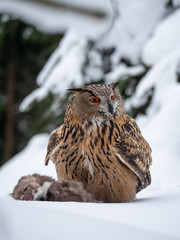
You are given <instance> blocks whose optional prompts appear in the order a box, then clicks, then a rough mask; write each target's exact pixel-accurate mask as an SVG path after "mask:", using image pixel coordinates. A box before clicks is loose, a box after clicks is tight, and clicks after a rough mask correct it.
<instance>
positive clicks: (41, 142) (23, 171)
mask: <svg viewBox="0 0 180 240" xmlns="http://www.w3.org/2000/svg"><path fill="white" fill-rule="evenodd" d="M48 140H49V136H48V134H39V135H36V136H34V137H33V138H31V140H30V141H29V143H28V145H27V146H26V148H25V149H24V150H23V151H22V152H20V153H19V154H17V155H15V156H14V157H13V158H12V159H11V160H10V161H8V162H7V163H6V164H4V165H3V166H2V167H1V168H0V183H1V184H0V196H2V195H4V194H5V193H10V192H12V190H13V188H14V185H15V184H16V183H17V181H18V180H19V179H20V177H22V176H23V175H27V174H33V173H40V174H45V175H49V176H54V177H56V173H55V168H54V166H53V164H52V163H50V164H49V165H48V167H46V166H45V165H44V159H45V156H46V149H47V144H48Z"/></svg>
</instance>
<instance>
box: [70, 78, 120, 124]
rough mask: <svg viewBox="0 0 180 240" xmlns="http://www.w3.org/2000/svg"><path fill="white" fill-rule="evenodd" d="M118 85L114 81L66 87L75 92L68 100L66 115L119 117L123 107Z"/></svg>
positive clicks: (97, 117) (84, 117) (81, 118)
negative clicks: (103, 83) (105, 83)
mask: <svg viewBox="0 0 180 240" xmlns="http://www.w3.org/2000/svg"><path fill="white" fill-rule="evenodd" d="M118 85H119V83H118V82H115V83H111V84H107V85H102V84H93V85H87V86H85V87H78V88H71V89H68V90H69V91H72V92H75V94H74V96H73V97H72V98H71V100H70V102H69V105H68V108H67V111H66V115H69V114H70V115H73V117H74V119H80V120H92V119H94V120H96V119H100V118H101V119H103V120H113V119H116V118H118V117H120V116H121V115H122V114H123V113H124V107H123V101H122V97H121V95H120V93H119V91H118V89H117V87H118Z"/></svg>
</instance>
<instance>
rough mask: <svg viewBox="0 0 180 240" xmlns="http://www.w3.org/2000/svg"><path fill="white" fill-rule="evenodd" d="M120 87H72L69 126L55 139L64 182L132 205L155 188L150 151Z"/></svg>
mask: <svg viewBox="0 0 180 240" xmlns="http://www.w3.org/2000/svg"><path fill="white" fill-rule="evenodd" d="M118 85H119V83H117V82H115V83H111V84H107V85H101V84H94V85H88V86H84V87H78V88H72V89H69V91H71V92H73V93H74V95H73V96H72V98H71V99H70V101H69V104H68V106H67V109H66V113H65V118H64V124H63V125H61V126H60V127H59V128H58V129H57V130H54V131H53V132H52V134H51V136H50V139H49V143H48V148H47V155H46V158H45V165H47V164H48V162H49V160H51V161H52V162H53V163H54V164H55V167H56V172H57V177H58V179H59V180H62V179H66V180H69V181H77V182H82V183H83V186H84V188H85V189H86V191H87V192H88V193H90V194H91V195H92V196H93V198H94V199H96V200H97V201H100V202H105V203H120V202H129V201H132V200H133V199H134V198H135V196H136V193H138V192H139V191H141V190H142V189H144V188H146V187H147V186H148V185H150V183H151V174H150V165H151V163H152V158H151V148H150V146H149V144H148V143H147V141H146V140H145V139H144V138H143V136H142V134H141V131H140V129H139V127H138V125H137V123H136V121H135V120H134V119H133V118H131V117H130V116H128V115H127V114H126V113H125V110H124V106H123V100H122V97H121V95H120V93H119V91H118Z"/></svg>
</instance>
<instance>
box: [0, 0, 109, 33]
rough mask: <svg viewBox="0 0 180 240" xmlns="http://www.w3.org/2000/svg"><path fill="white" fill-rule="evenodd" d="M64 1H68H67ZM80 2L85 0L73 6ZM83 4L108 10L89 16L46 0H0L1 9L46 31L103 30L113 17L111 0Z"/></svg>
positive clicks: (74, 3)
mask: <svg viewBox="0 0 180 240" xmlns="http://www.w3.org/2000/svg"><path fill="white" fill-rule="evenodd" d="M52 2H53V1H52ZM54 2H55V1H54ZM59 2H61V1H59ZM96 2H97V3H96ZM64 3H66V2H65V1H64ZM70 3H72V1H68V4H69V5H70V6H72V4H70ZM80 3H82V1H79V0H76V1H73V5H74V6H78V5H80ZM68 4H67V5H68ZM83 5H84V7H85V9H89V8H91V9H92V10H93V9H94V10H96V9H97V10H101V12H102V13H104V14H105V17H102V18H98V17H95V16H91V15H89V16H87V15H85V14H83V13H80V12H79V13H78V12H76V11H71V10H69V11H67V10H66V8H64V9H63V8H60V7H57V6H54V7H53V6H51V7H50V6H49V5H48V4H47V5H46V4H45V3H44V4H43V3H42V4H40V1H39V2H36V1H23V0H6V1H0V12H1V13H7V14H12V15H13V16H14V17H18V18H20V19H22V20H23V21H24V22H26V23H28V24H31V25H34V26H35V27H36V28H37V29H39V30H41V31H43V32H45V33H51V34H54V33H62V32H64V31H66V30H67V29H71V28H73V29H75V30H77V31H79V32H81V33H86V34H88V35H89V36H97V35H98V34H99V32H103V31H104V29H105V28H106V25H107V24H108V23H109V21H110V18H111V10H109V9H110V8H109V4H108V2H107V1H104V0H98V1H91V3H89V4H81V6H83Z"/></svg>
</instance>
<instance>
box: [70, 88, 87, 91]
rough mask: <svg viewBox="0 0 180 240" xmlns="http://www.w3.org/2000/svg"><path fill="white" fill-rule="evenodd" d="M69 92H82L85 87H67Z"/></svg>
mask: <svg viewBox="0 0 180 240" xmlns="http://www.w3.org/2000/svg"><path fill="white" fill-rule="evenodd" d="M67 91H68V92H81V91H83V88H69V89H67Z"/></svg>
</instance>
